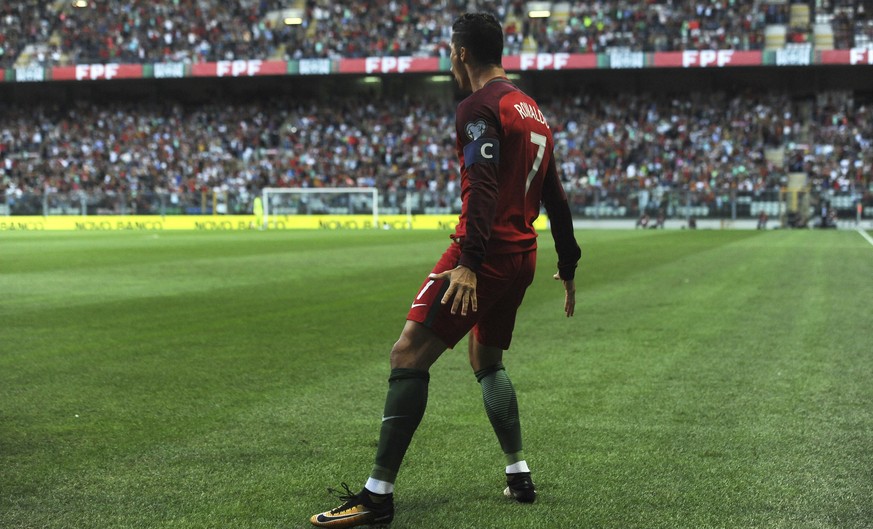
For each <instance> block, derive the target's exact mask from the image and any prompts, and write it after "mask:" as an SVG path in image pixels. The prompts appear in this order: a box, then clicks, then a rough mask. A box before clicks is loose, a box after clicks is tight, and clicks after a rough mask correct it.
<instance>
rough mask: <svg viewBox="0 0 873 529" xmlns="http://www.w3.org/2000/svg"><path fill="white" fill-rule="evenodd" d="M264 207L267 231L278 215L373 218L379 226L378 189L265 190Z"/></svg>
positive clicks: (272, 188) (374, 224)
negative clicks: (359, 216)
mask: <svg viewBox="0 0 873 529" xmlns="http://www.w3.org/2000/svg"><path fill="white" fill-rule="evenodd" d="M261 207H262V208H263V219H262V223H261V225H262V226H263V228H264V229H267V227H268V226H269V222H270V217H271V216H274V215H372V217H373V226H374V227H375V226H379V190H378V189H376V188H375V187H326V188H325V187H317V188H313V187H265V188H264V189H262V190H261Z"/></svg>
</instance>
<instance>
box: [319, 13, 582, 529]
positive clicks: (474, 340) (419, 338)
mask: <svg viewBox="0 0 873 529" xmlns="http://www.w3.org/2000/svg"><path fill="white" fill-rule="evenodd" d="M451 50H452V52H451V61H452V73H453V75H454V77H455V80H456V81H457V82H458V84H459V85H460V87H461V88H462V89H464V90H466V91H471V92H472V95H470V96H469V97H467V98H466V99H465V100H464V101H462V102H461V103H460V105H459V106H458V109H457V116H456V127H455V128H456V132H457V149H458V157H459V159H460V162H461V164H460V165H461V200H462V207H461V215H460V219H459V222H458V226H457V228H456V230H455V232H454V233H453V234H452V236H451V238H452V243H450V244H449V247H448V249H447V250H446V252H445V253H444V254H443V256H442V258H441V259H439V261H438V262H437V263H436V265H435V266H434V268H433V272H432V273H431V274H430V275H429V276H428V278H427V279H425V281H424V283H423V284H422V286H421V289H420V290H419V291H418V294H417V295H416V296H415V299H414V300H413V302H412V307H411V308H410V310H409V313H408V315H407V321H406V325H405V326H404V328H403V331H402V333H401V335H400V339H399V340H398V341H397V343H395V344H394V347H393V348H392V350H391V374H390V377H389V378H388V395H387V397H386V400H385V409H384V412H383V415H382V426H381V430H380V435H379V445H378V448H377V450H376V457H375V464H374V466H373V470H372V472H371V473H370V477H369V479H368V480H367V481H366V483H365V485H364V488H363V489H362V490H361V492H359V493H353V492H352V491H351V490H350V489H349V487H348V485H346V484H343V487H344V489H345V492H344V494H341V495H340V500H341V501H342V502H343V503H342V505H340V506H339V507H336V508H335V509H332V510H329V511H325V512H323V513H319V514H316V515H314V516H312V518H311V519H310V521H311V522H312V524H313V525H316V526H319V527H354V526H358V525H367V524H386V523H389V522H391V520H393V518H394V500H393V492H394V482H395V479H396V477H397V472H398V470H399V469H400V463H401V461H402V460H403V457H404V455H405V454H406V450H407V448H408V447H409V443H410V441H411V440H412V436H413V434H414V433H415V430H416V428H417V427H418V424H419V422H420V421H421V419H422V416H423V415H424V410H425V405H426V403H427V387H428V380H429V369H430V366H431V365H433V363H434V362H435V361H436V360H437V359H438V358H439V356H440V355H441V354H442V353H443V352H444V351H445V350H446V349H447V348H453V347H454V346H455V345H456V344H457V343H458V342H459V341H460V340H461V339H462V338H463V337H464V336H465V335H466V334H467V333H468V332H469V331H471V330H472V331H473V332H472V335H471V336H470V340H469V354H470V365H471V366H472V368H473V371H474V373H475V375H476V379H477V380H478V381H479V383H480V384H481V387H482V396H483V399H484V401H485V410H486V413H487V415H488V418H489V420H490V421H491V424H492V426H493V428H494V431H495V433H496V434H497V438H498V441H499V442H500V446H501V448H502V450H503V453H504V454H505V456H506V469H505V471H506V480H507V486H506V488H505V489H504V495H506V496H507V497H510V498H514V499H515V500H516V501H519V502H524V503H529V502H533V501H534V500H535V499H536V489H535V487H534V483H533V481H532V480H531V474H530V468H529V467H528V464H527V462H526V460H525V459H524V455H523V453H522V441H521V427H520V423H519V414H518V405H517V401H516V395H515V390H514V389H513V386H512V383H511V382H510V380H509V377H508V376H507V374H506V370H505V369H504V367H503V352H504V350H506V349H507V348H509V344H510V341H511V339H512V330H513V327H514V325H515V318H516V312H517V310H518V308H519V306H520V304H521V301H522V298H523V297H524V293H525V290H526V289H527V287H528V285H530V283H531V282H532V280H533V277H534V267H535V263H536V247H537V245H536V237H537V234H536V232H535V231H534V227H533V223H534V220H535V219H536V218H537V216H538V215H539V212H540V206H541V205H544V206H545V208H546V212H547V213H548V215H549V220H550V223H551V231H552V235H553V238H554V240H555V249H556V251H557V253H558V273H556V274H554V276H553V277H554V278H555V279H557V280H560V281H562V284H563V287H564V314H565V315H566V316H567V317H570V316H572V315H573V312H574V310H575V305H576V287H575V282H574V275H575V270H576V263H577V262H578V260H579V257H580V255H581V251H580V250H579V246H578V244H577V243H576V239H575V236H574V234H573V222H572V217H571V215H570V208H569V205H568V204H567V197H566V195H565V194H564V190H563V188H562V187H561V182H560V179H559V178H558V174H557V170H556V168H555V167H556V164H555V159H554V157H553V141H552V133H551V131H550V130H549V126H548V123H547V121H546V118H545V117H544V116H543V114H542V112H540V110H539V107H538V106H537V104H536V102H534V100H533V99H531V98H530V97H528V96H527V95H526V94H524V93H523V92H522V91H521V90H519V89H518V88H517V87H516V86H515V85H513V84H512V83H511V82H510V81H509V79H507V78H506V72H505V71H504V69H503V67H502V66H501V57H502V55H503V31H502V28H501V27H500V23H499V22H498V21H497V20H496V19H495V18H494V17H493V16H491V15H487V14H470V13H467V14H464V15H461V16H460V17H458V18H457V19H456V20H455V22H454V23H453V25H452V43H451Z"/></svg>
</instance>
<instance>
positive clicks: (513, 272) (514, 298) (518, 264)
mask: <svg viewBox="0 0 873 529" xmlns="http://www.w3.org/2000/svg"><path fill="white" fill-rule="evenodd" d="M535 263H536V252H528V253H525V254H516V255H509V256H504V257H503V258H500V259H493V260H492V261H491V263H489V265H488V266H489V267H493V269H494V270H491V271H489V273H487V274H483V275H486V276H495V277H504V278H507V279H506V280H505V281H502V282H500V283H496V284H494V285H492V284H491V282H490V281H485V282H483V283H484V284H480V286H481V290H483V291H486V290H492V292H487V291H486V292H483V294H484V295H486V296H488V297H489V298H490V299H491V301H492V304H491V306H490V308H489V310H488V311H487V312H486V313H484V314H482V315H481V317H480V320H479V321H478V323H477V324H476V326H475V327H474V328H473V332H472V333H471V335H470V366H471V367H472V368H473V371H474V373H475V374H476V379H477V380H478V381H479V384H480V385H481V386H482V399H483V401H484V403H485V411H486V413H487V414H488V419H489V420H490V421H491V426H492V427H493V428H494V433H495V434H496V435H497V439H498V440H499V441H500V447H501V448H502V449H503V453H504V454H505V456H506V478H507V487H506V489H505V490H504V494H506V495H507V496H509V497H512V498H515V499H516V500H518V501H521V502H532V501H534V500H535V499H536V490H535V488H534V485H533V482H532V481H531V478H530V469H529V468H528V465H527V462H526V461H525V459H524V453H523V451H522V436H521V421H520V420H519V412H518V400H517V397H516V393H515V388H514V387H513V385H512V381H511V380H510V378H509V375H507V373H506V369H505V368H504V366H503V351H504V350H506V349H508V348H509V345H510V343H511V341H512V332H513V330H514V328H515V319H516V315H517V313H518V308H519V307H520V306H521V302H522V300H523V299H524V294H525V292H526V290H527V287H528V286H529V285H530V283H531V282H532V280H533V276H534V272H535Z"/></svg>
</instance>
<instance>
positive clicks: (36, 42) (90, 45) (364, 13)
mask: <svg viewBox="0 0 873 529" xmlns="http://www.w3.org/2000/svg"><path fill="white" fill-rule="evenodd" d="M83 1H84V2H85V4H86V7H81V8H79V7H75V4H77V3H78V2H72V3H70V2H60V3H52V2H42V1H39V0H23V1H19V2H8V3H5V4H4V5H3V6H0V67H11V66H13V65H16V64H17V65H18V66H26V65H31V64H38V65H42V66H53V65H66V64H87V63H108V62H118V63H155V62H171V61H173V62H176V61H178V62H202V61H217V60H231V59H269V58H275V59H299V58H319V57H329V58H342V57H364V56H382V55H413V56H445V55H447V54H448V42H449V37H450V32H451V23H452V20H453V19H454V17H455V16H457V15H458V14H459V13H461V12H463V11H466V10H487V11H491V12H494V13H495V14H497V15H498V17H499V18H500V20H501V21H502V22H503V24H504V27H505V29H506V53H508V54H517V53H519V52H521V51H522V50H525V51H539V52H558V51H561V52H570V53H585V52H604V51H607V50H610V49H627V50H634V51H673V50H686V49H697V50H699V49H713V48H719V49H728V48H730V49H761V48H762V47H763V45H764V28H765V27H766V25H767V24H774V23H778V24H785V23H787V22H788V7H789V6H788V4H784V3H782V4H779V3H775V4H771V3H769V2H767V1H766V0H754V1H751V2H734V1H728V0H710V1H706V2H684V1H683V2H680V1H675V0H637V1H628V0H599V1H596V2H568V3H566V5H567V6H568V11H566V12H564V13H562V14H560V16H559V15H558V13H555V14H554V15H553V16H552V17H551V18H549V19H531V18H528V16H527V13H526V4H527V3H526V2H524V1H522V0H421V1H416V2H410V1H401V0H368V1H365V0H352V1H349V2H333V1H328V0H308V1H306V2H299V4H300V5H301V6H302V7H303V9H302V11H303V16H302V17H301V18H302V22H303V23H302V24H301V25H294V26H292V25H285V24H284V23H283V22H282V20H283V19H282V16H281V13H282V9H284V8H285V7H287V3H286V2H282V1H279V0H238V1H235V2H221V1H218V0H174V1H173V2H147V1H145V0H131V1H129V2H111V1H108V0H83ZM826 4H829V5H831V7H830V8H829V9H830V10H831V11H833V16H834V18H833V21H832V25H833V26H834V33H835V36H836V40H835V45H836V47H837V48H848V47H851V46H853V38H852V37H853V34H854V33H853V31H859V32H864V31H869V29H870V28H869V26H868V25H866V20H865V19H862V18H860V16H859V18H858V20H853V19H852V15H850V14H848V13H851V11H846V10H845V9H839V10H835V9H834V7H833V6H835V5H838V4H839V5H841V4H842V3H841V2H830V3H826ZM58 6H59V7H58ZM825 11H826V13H825V14H826V15H827V14H828V13H827V10H825ZM277 13H278V14H279V15H277ZM810 22H811V20H810ZM855 25H858V27H857V28H854V27H853V26H855ZM807 26H809V25H808V24H807ZM810 27H811V26H810ZM810 27H805V28H801V29H800V30H795V31H793V33H792V35H790V36H789V41H808V40H810V35H809V33H810V31H811V29H810ZM28 45H32V46H31V51H30V52H29V53H25V52H26V50H27V49H28ZM19 59H20V60H19Z"/></svg>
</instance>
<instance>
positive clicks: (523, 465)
mask: <svg viewBox="0 0 873 529" xmlns="http://www.w3.org/2000/svg"><path fill="white" fill-rule="evenodd" d="M519 472H530V469H529V468H528V467H527V461H525V460H523V459H522V460H521V461H518V462H516V463H513V464H511V465H507V466H506V473H507V474H518V473H519Z"/></svg>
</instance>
